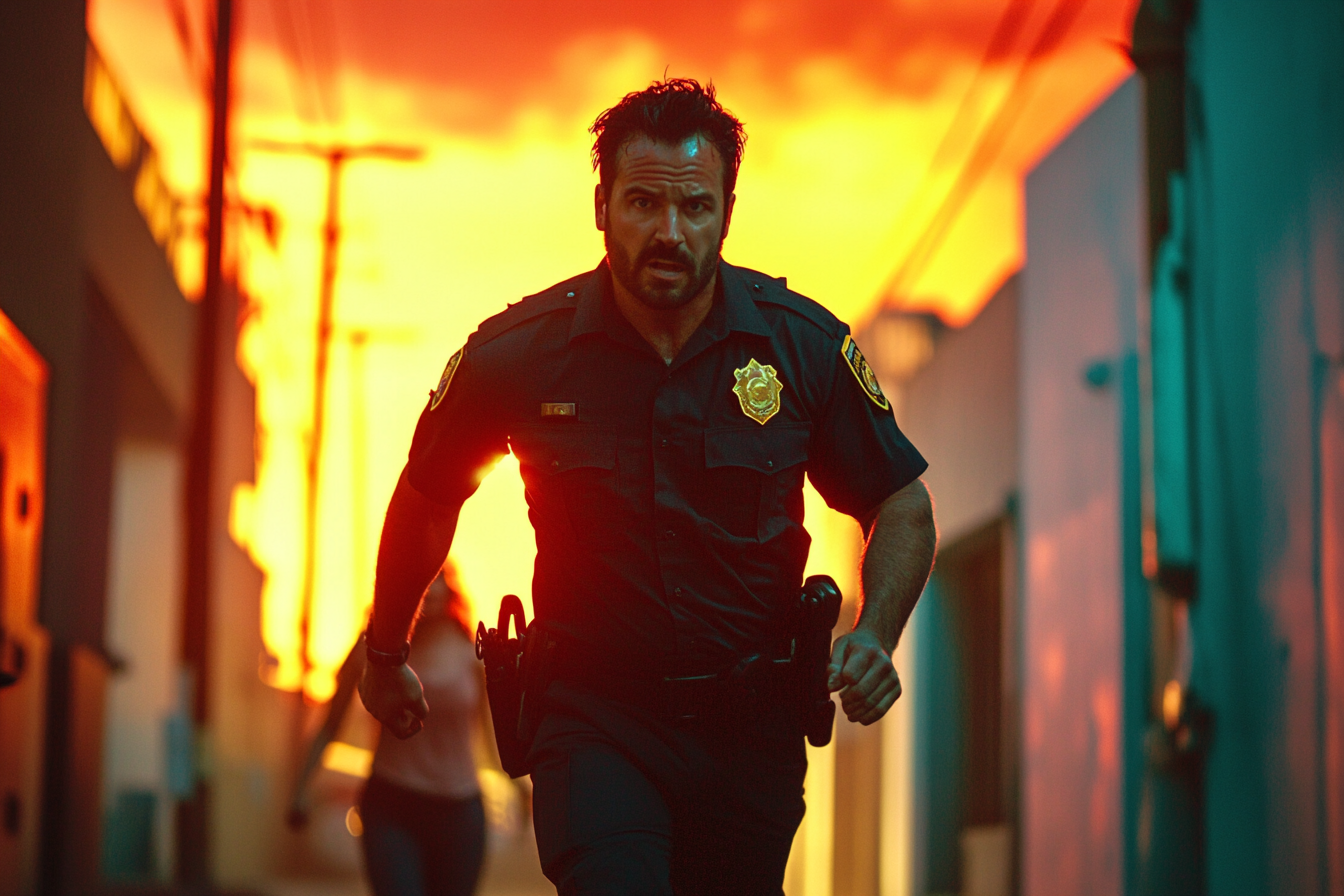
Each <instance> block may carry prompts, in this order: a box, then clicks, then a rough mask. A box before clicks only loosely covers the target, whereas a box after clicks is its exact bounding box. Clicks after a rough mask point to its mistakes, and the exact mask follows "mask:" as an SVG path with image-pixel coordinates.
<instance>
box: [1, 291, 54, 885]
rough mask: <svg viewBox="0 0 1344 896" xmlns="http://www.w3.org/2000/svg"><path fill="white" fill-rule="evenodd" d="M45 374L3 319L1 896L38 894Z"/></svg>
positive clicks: (44, 663) (43, 652)
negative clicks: (40, 554) (39, 615)
mask: <svg viewBox="0 0 1344 896" xmlns="http://www.w3.org/2000/svg"><path fill="white" fill-rule="evenodd" d="M46 395H47V365H46V363H45V362H44V361H43V360H42V358H41V356H39V355H38V354H37V352H36V351H35V350H34V349H33V347H32V346H31V345H29V344H28V340H26V339H24V337H23V334H21V333H20V332H19V331H18V329H17V328H16V327H15V326H14V325H13V323H11V322H10V320H9V318H7V317H6V316H5V315H4V314H3V313H0V896H19V894H24V896H27V894H31V893H33V892H34V891H35V887H36V869H37V849H38V830H39V824H38V822H39V811H40V808H41V789H40V788H41V781H42V734H43V727H44V726H43V720H44V711H43V707H44V705H45V697H46V694H45V684H46V681H45V671H46V668H47V638H46V635H45V633H44V632H43V631H42V629H41V628H39V627H38V624H37V584H38V582H37V573H38V551H39V549H40V545H41V535H42V494H43V489H42V483H43V470H42V467H43V464H42V460H43V455H44V437H45V432H46Z"/></svg>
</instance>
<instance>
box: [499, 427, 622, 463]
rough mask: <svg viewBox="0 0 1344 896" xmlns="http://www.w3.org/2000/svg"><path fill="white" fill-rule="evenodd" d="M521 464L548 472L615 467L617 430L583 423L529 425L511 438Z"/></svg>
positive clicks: (513, 448) (510, 441)
mask: <svg viewBox="0 0 1344 896" xmlns="http://www.w3.org/2000/svg"><path fill="white" fill-rule="evenodd" d="M509 447H510V448H511V449H512V450H513V453H514V454H515V455H516V456H517V457H518V462H519V463H520V464H525V465H527V466H531V467H536V468H537V469H539V470H542V471H545V472H548V473H563V472H565V471H566V470H578V469H582V468H585V467H586V468H591V469H598V470H611V469H615V467H616V431H615V430H614V429H612V428H609V427H605V426H592V425H585V424H582V423H571V424H557V425H556V426H539V427H527V428H526V429H520V430H518V431H517V432H515V433H514V434H513V435H512V436H510V438H509Z"/></svg>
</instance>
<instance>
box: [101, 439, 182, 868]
mask: <svg viewBox="0 0 1344 896" xmlns="http://www.w3.org/2000/svg"><path fill="white" fill-rule="evenodd" d="M181 478H182V464H181V460H180V458H179V456H178V453H177V451H176V449H175V448H174V447H173V446H171V445H165V444H162V443H157V442H148V441H125V442H122V443H121V445H120V446H119V447H118V450H117V455H116V460H115V466H114V468H113V493H112V527H111V528H112V535H111V545H110V550H109V557H110V559H109V569H108V589H107V646H108V649H109V650H110V651H111V652H112V653H113V654H115V655H116V656H117V657H119V658H121V659H123V660H125V662H126V669H125V671H124V672H122V673H120V674H118V675H114V676H113V677H112V678H111V680H110V683H109V686H108V694H107V714H106V720H107V722H106V726H107V727H106V740H105V742H104V751H103V805H104V808H107V807H109V806H110V805H111V804H112V802H113V800H115V798H116V794H117V793H118V792H119V791H121V790H123V789H128V788H135V789H144V790H151V791H154V792H155V793H157V794H158V797H159V806H158V813H159V815H158V831H159V839H158V842H157V843H156V850H157V852H158V858H159V868H160V873H161V874H162V875H165V876H166V875H167V874H168V873H169V871H170V867H171V859H172V854H173V853H172V812H171V803H170V802H169V799H170V798H169V795H168V792H167V790H166V789H165V767H166V757H165V751H164V737H163V725H164V719H165V718H166V717H167V716H168V715H169V714H170V713H171V712H172V711H173V709H174V708H175V707H176V706H177V699H178V694H177V684H176V682H177V669H178V659H179V650H180V648H179V644H180V629H181V609H180V607H181V601H182V586H181V571H182V525H181V519H180V516H181V508H182V502H181V497H180V496H181Z"/></svg>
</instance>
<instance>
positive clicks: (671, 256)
mask: <svg viewBox="0 0 1344 896" xmlns="http://www.w3.org/2000/svg"><path fill="white" fill-rule="evenodd" d="M602 240H603V242H604V243H606V246H607V261H608V263H609V264H610V265H611V274H612V276H613V277H615V278H616V280H617V281H618V282H619V283H620V284H621V285H622V286H624V287H625V288H626V290H628V291H629V292H630V294H631V295H633V296H634V297H635V298H636V299H638V300H639V301H640V303H641V304H643V305H644V306H645V307H646V308H652V309H654V310H657V311H671V310H672V309H674V308H680V307H682V306H683V305H685V304H687V303H688V302H690V301H691V300H692V299H694V298H695V297H696V296H698V295H700V292H701V291H702V290H703V289H704V288H705V287H706V286H707V285H708V284H709V281H710V280H712V279H713V278H714V274H715V273H716V272H717V271H718V265H719V253H718V252H715V253H714V254H713V255H711V256H710V257H708V258H703V259H697V258H695V257H694V256H693V255H691V253H690V252H689V251H688V250H687V249H686V247H685V246H682V247H679V248H673V247H668V246H654V245H651V246H647V247H645V248H644V250H643V251H641V252H640V253H639V256H638V257H637V258H635V259H634V260H633V261H632V260H631V258H630V256H629V254H627V253H626V251H625V247H623V246H622V245H621V244H620V243H617V242H616V241H614V240H613V239H612V238H611V234H610V233H603V235H602ZM653 261H669V262H672V263H674V264H679V265H681V266H682V267H683V268H684V269H685V271H686V275H687V276H686V279H685V280H684V281H682V282H681V283H680V284H676V283H667V284H662V283H656V282H655V283H653V284H649V285H646V284H645V281H644V280H643V278H642V277H641V276H640V273H641V272H642V271H643V270H644V268H645V266H646V265H648V264H649V263H650V262H653Z"/></svg>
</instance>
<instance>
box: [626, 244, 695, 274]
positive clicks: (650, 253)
mask: <svg viewBox="0 0 1344 896" xmlns="http://www.w3.org/2000/svg"><path fill="white" fill-rule="evenodd" d="M652 261H667V262H671V263H672V264H679V265H682V266H684V267H686V268H690V269H694V268H695V257H694V256H692V255H691V253H690V250H689V249H687V248H686V247H685V246H681V247H676V246H649V247H648V248H645V249H644V250H642V251H641V252H640V253H639V257H638V258H636V259H635V265H636V267H643V266H644V265H646V264H648V263H649V262H652Z"/></svg>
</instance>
